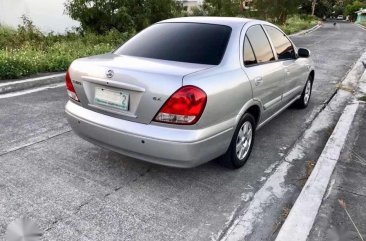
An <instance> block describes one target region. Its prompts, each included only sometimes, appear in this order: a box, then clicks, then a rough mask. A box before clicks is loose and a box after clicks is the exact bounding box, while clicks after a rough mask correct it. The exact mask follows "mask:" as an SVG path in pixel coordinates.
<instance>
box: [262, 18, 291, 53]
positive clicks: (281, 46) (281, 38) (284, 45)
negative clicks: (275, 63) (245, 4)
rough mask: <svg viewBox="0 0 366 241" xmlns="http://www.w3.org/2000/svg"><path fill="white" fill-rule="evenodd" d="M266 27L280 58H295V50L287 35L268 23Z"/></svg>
mask: <svg viewBox="0 0 366 241" xmlns="http://www.w3.org/2000/svg"><path fill="white" fill-rule="evenodd" d="M265 29H266V31H267V33H268V35H269V37H270V39H271V40H272V43H273V45H274V48H275V50H276V52H277V55H278V59H280V60H281V59H293V58H294V57H295V50H294V47H293V46H292V44H291V42H290V41H289V40H288V38H287V37H286V35H285V34H284V33H282V32H281V31H279V30H278V29H276V28H274V27H271V26H268V25H266V26H265Z"/></svg>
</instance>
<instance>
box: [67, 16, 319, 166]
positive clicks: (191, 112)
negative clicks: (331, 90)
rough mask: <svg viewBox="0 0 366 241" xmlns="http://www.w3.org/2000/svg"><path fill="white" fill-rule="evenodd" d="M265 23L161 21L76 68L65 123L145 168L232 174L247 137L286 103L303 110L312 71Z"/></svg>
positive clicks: (245, 154) (299, 51) (302, 52)
mask: <svg viewBox="0 0 366 241" xmlns="http://www.w3.org/2000/svg"><path fill="white" fill-rule="evenodd" d="M309 57H310V52H309V50H307V49H303V48H296V47H295V45H294V44H293V43H292V42H291V40H290V39H289V38H288V37H287V36H286V35H285V34H284V33H283V32H282V31H281V30H280V29H279V28H278V27H276V26H275V25H272V24H270V23H268V22H264V21H258V20H252V19H244V18H222V17H189V18H176V19H169V20H165V21H162V22H159V23H156V24H154V25H152V26H151V27H149V28H147V29H145V30H143V31H142V32H140V33H139V34H137V35H136V36H135V37H133V38H132V39H130V40H129V41H127V42H126V43H125V44H123V45H122V46H121V47H120V48H118V49H117V50H116V51H114V52H112V53H108V54H104V55H99V56H93V57H88V58H82V59H78V60H75V61H74V62H73V63H72V64H71V66H70V68H69V70H68V72H67V75H66V86H67V91H68V94H69V97H70V100H69V101H68V103H67V105H66V114H67V118H68V121H69V123H70V125H71V127H72V128H73V130H74V131H75V133H77V134H78V135H79V136H81V137H82V138H84V139H85V140H87V141H90V142H92V143H94V144H96V145H99V146H102V147H105V148H108V149H111V150H113V151H116V152H119V153H122V154H123V155H127V156H131V157H134V158H137V159H141V160H145V161H148V162H153V163H158V164H162V165H168V166H174V167H193V166H197V165H200V164H202V163H205V162H208V161H210V160H213V159H215V158H217V157H219V160H220V161H221V162H222V163H223V164H224V165H226V166H229V167H232V168H239V167H241V166H243V165H244V164H245V162H246V161H247V160H248V158H249V156H250V153H251V151H252V147H253V143H254V137H255V131H256V130H257V129H258V128H260V127H261V126H263V125H264V124H266V123H267V122H268V121H269V120H271V119H272V118H274V117H275V116H276V115H278V114H279V113H280V112H281V111H283V110H284V109H286V108H287V107H288V106H290V105H291V104H295V105H297V106H298V107H300V108H305V107H307V105H308V103H309V100H310V96H311V90H312V85H313V81H314V75H315V73H314V68H313V66H312V62H311V60H310V58H309Z"/></svg>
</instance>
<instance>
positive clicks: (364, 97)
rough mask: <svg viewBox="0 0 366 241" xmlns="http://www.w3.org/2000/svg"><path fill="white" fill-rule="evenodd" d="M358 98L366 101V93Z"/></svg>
mask: <svg viewBox="0 0 366 241" xmlns="http://www.w3.org/2000/svg"><path fill="white" fill-rule="evenodd" d="M358 99H359V100H361V101H365V102H366V95H364V96H362V97H360V98H358Z"/></svg>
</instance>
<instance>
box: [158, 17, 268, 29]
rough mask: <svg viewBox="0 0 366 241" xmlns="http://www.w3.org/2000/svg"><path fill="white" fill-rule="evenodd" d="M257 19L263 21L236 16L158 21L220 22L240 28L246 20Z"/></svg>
mask: <svg viewBox="0 0 366 241" xmlns="http://www.w3.org/2000/svg"><path fill="white" fill-rule="evenodd" d="M253 21H256V22H257V21H258V22H259V23H265V22H263V21H259V20H255V19H249V18H236V17H182V18H172V19H167V20H164V21H161V22H159V23H207V24H220V25H227V26H230V27H232V28H238V27H239V28H241V27H243V25H244V24H246V23H248V22H253Z"/></svg>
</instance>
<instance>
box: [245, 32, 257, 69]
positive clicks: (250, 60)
mask: <svg viewBox="0 0 366 241" xmlns="http://www.w3.org/2000/svg"><path fill="white" fill-rule="evenodd" d="M256 63H257V60H256V58H255V55H254V52H253V48H252V45H251V44H250V42H249V39H248V38H247V37H245V39H244V65H245V66H250V65H253V64H256Z"/></svg>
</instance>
